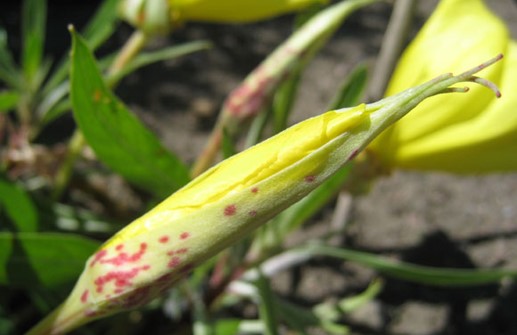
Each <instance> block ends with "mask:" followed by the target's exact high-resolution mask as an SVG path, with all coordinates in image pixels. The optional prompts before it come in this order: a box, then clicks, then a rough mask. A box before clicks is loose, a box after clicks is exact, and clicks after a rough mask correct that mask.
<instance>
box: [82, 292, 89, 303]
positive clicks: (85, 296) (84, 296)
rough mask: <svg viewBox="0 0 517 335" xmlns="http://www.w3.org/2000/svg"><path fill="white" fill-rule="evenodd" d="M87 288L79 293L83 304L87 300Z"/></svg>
mask: <svg viewBox="0 0 517 335" xmlns="http://www.w3.org/2000/svg"><path fill="white" fill-rule="evenodd" d="M88 293H89V291H88V290H84V292H83V294H81V302H82V303H83V304H85V303H86V302H87V301H88Z"/></svg>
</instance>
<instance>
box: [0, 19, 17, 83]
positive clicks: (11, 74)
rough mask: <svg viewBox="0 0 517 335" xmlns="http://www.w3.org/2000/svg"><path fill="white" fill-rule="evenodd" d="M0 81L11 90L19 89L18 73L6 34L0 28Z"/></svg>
mask: <svg viewBox="0 0 517 335" xmlns="http://www.w3.org/2000/svg"><path fill="white" fill-rule="evenodd" d="M0 80H3V81H5V82H6V83H7V84H9V85H10V87H11V88H17V89H19V88H20V87H21V78H20V73H19V72H18V67H17V66H16V64H15V62H14V60H13V56H12V54H11V52H10V51H9V47H8V44H7V32H6V31H5V30H4V29H3V28H1V27H0Z"/></svg>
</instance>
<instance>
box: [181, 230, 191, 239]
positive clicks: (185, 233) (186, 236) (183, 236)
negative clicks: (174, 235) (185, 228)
mask: <svg viewBox="0 0 517 335" xmlns="http://www.w3.org/2000/svg"><path fill="white" fill-rule="evenodd" d="M189 237H190V233H188V232H183V233H181V235H180V239H182V240H186V239H187V238H189Z"/></svg>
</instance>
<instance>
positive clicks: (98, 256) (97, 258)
mask: <svg viewBox="0 0 517 335" xmlns="http://www.w3.org/2000/svg"><path fill="white" fill-rule="evenodd" d="M107 254H108V252H107V251H106V250H99V252H98V253H96V254H95V258H94V259H93V261H92V262H91V263H90V267H92V266H94V265H95V263H97V262H98V261H100V260H101V259H102V258H104V256H106V255H107Z"/></svg>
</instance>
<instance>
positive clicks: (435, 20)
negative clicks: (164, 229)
mask: <svg viewBox="0 0 517 335" xmlns="http://www.w3.org/2000/svg"><path fill="white" fill-rule="evenodd" d="M480 25H482V27H483V29H479V26H480ZM497 53H504V54H505V56H506V57H505V60H504V61H503V66H499V67H494V68H490V69H487V70H486V71H483V76H484V77H485V78H488V79H490V80H491V81H492V82H494V83H496V84H497V85H498V86H499V87H501V89H502V91H503V92H507V95H506V96H504V97H503V98H502V99H500V100H498V101H495V100H494V98H493V96H492V95H490V94H489V93H488V92H487V91H484V90H482V89H481V88H480V87H472V88H471V92H470V93H469V95H468V97H467V96H460V97H456V96H450V95H442V96H440V97H437V98H435V99H431V100H429V101H426V102H424V103H422V104H421V105H420V106H418V107H417V108H416V109H415V111H414V112H412V113H411V114H410V115H408V117H406V118H404V119H403V120H401V122H398V123H397V124H396V125H395V126H393V127H391V128H390V129H388V130H387V131H386V132H385V133H383V134H382V135H381V136H379V137H378V138H377V139H376V140H375V141H374V142H373V143H372V145H371V146H370V147H369V149H370V150H371V151H372V152H373V154H374V155H375V157H376V158H377V159H378V160H379V161H380V164H381V166H382V167H383V168H384V169H386V170H390V169H392V168H396V167H400V168H407V169H418V170H442V171H449V172H459V173H479V172H492V171H509V170H516V169H517V160H516V158H515V152H517V141H515V138H516V137H515V136H516V135H515V134H516V130H517V119H516V118H515V117H514V114H515V113H514V110H515V108H516V107H517V96H515V95H514V94H513V93H512V92H515V85H516V84H517V83H516V80H517V76H516V71H517V68H516V63H515V60H514V58H515V57H516V56H515V47H514V46H510V39H509V35H508V31H507V29H506V27H505V25H504V24H503V23H502V22H501V20H500V19H499V18H497V17H496V16H494V15H493V14H492V13H491V12H490V11H489V10H488V9H487V8H486V7H485V5H484V4H483V2H482V1H481V0H442V1H441V2H440V4H439V5H438V7H437V8H436V10H435V12H434V13H433V14H432V16H431V17H430V18H429V20H428V21H427V22H426V24H425V25H424V27H423V28H422V29H421V31H420V32H419V34H418V35H417V36H416V38H415V39H414V41H413V42H412V43H411V44H410V45H409V46H408V48H407V49H406V50H405V52H404V54H403V56H402V57H401V59H400V62H399V64H398V65H397V68H396V69H395V72H394V74H393V77H392V79H391V81H390V83H389V87H388V89H387V92H386V95H391V94H393V93H395V92H399V91H401V90H403V89H406V88H407V87H411V86H414V85H416V84H418V83H420V82H424V81H426V80H429V78H431V76H432V75H433V73H437V72H446V71H451V72H454V71H457V70H458V69H459V68H461V66H464V64H472V65H474V64H476V63H479V62H480V60H482V59H483V58H486V57H489V56H490V55H493V54H497ZM466 98H467V99H466ZM511 138H512V139H513V140H510V139H511Z"/></svg>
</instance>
